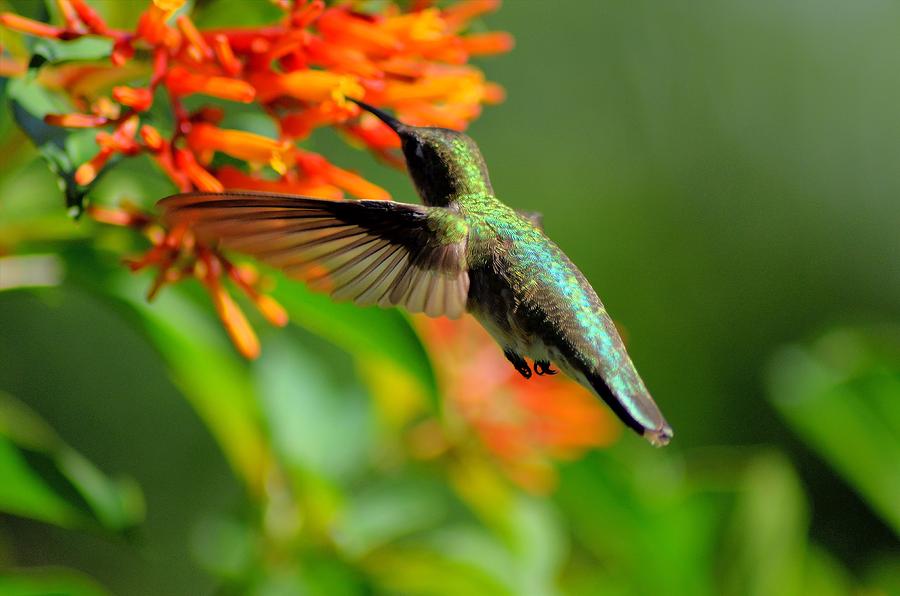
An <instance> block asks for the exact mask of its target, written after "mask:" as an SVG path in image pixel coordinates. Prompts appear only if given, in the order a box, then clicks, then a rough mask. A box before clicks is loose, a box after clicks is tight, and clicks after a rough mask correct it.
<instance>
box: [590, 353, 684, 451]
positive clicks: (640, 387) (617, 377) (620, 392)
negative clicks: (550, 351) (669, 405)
mask: <svg viewBox="0 0 900 596" xmlns="http://www.w3.org/2000/svg"><path fill="white" fill-rule="evenodd" d="M588 381H589V383H590V385H591V387H592V388H593V389H594V391H595V392H596V393H597V395H599V396H600V397H601V398H602V399H603V401H604V402H606V404H607V405H608V406H609V407H610V409H612V411H613V412H614V413H615V414H616V416H618V417H619V419H620V420H621V421H622V422H623V423H625V425H626V426H628V427H629V428H631V429H632V430H634V431H635V432H636V433H638V434H639V435H641V436H643V437H644V438H645V439H647V440H648V441H649V442H650V443H651V444H653V445H654V446H656V447H662V446H663V445H666V444H668V443H669V441H671V440H672V437H673V436H674V433H673V432H672V427H671V426H669V423H668V422H666V419H665V418H663V415H662V412H661V411H660V410H659V406H657V405H656V402H654V401H653V398H652V397H650V393H649V392H648V391H647V389H646V388H645V387H644V383H643V381H641V379H640V377H639V376H638V374H637V371H636V370H635V368H634V365H632V364H631V361H630V359H629V360H628V362H627V363H625V364H624V365H623V366H622V367H621V368H619V369H617V370H615V371H613V372H611V373H610V374H608V375H605V374H604V373H603V372H600V371H595V372H593V373H592V374H589V375H588Z"/></svg>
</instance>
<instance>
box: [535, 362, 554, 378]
mask: <svg viewBox="0 0 900 596" xmlns="http://www.w3.org/2000/svg"><path fill="white" fill-rule="evenodd" d="M534 372H536V373H537V374H538V376H543V375H555V374H556V373H558V372H559V371H558V370H555V369H553V368H550V363H549V362H547V361H546V360H535V361H534Z"/></svg>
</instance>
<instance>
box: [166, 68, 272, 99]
mask: <svg viewBox="0 0 900 596" xmlns="http://www.w3.org/2000/svg"><path fill="white" fill-rule="evenodd" d="M166 86H167V87H168V89H169V91H171V92H172V93H173V94H175V95H191V94H193V93H202V94H204V95H211V96H212V97H219V98H221V99H230V100H231V101H238V102H241V103H250V102H251V101H253V99H254V98H255V97H256V91H255V90H254V89H253V87H252V86H251V85H250V84H249V83H247V82H246V81H242V80H240V79H233V78H230V77H217V76H209V75H204V74H194V73H192V72H190V71H188V70H187V69H186V68H183V67H181V66H175V67H173V68H171V69H170V70H169V73H168V74H167V75H166Z"/></svg>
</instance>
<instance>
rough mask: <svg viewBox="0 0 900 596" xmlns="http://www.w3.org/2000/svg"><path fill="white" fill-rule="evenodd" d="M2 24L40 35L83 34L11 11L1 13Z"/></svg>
mask: <svg viewBox="0 0 900 596" xmlns="http://www.w3.org/2000/svg"><path fill="white" fill-rule="evenodd" d="M0 25H2V26H4V27H7V28H8V29H12V30H14V31H20V32H22V33H27V34H28V35H36V36H38V37H53V38H56V39H74V38H76V37H80V36H81V34H80V33H75V32H70V31H66V30H65V29H61V28H60V27H54V26H52V25H48V24H47V23H41V22H40V21H34V20H32V19H27V18H25V17H20V16H19V15H17V14H14V13H11V12H4V13H0Z"/></svg>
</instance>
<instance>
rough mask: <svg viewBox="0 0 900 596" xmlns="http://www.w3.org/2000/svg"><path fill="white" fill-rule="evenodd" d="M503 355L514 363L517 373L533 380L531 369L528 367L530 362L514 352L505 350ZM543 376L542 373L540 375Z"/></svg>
mask: <svg viewBox="0 0 900 596" xmlns="http://www.w3.org/2000/svg"><path fill="white" fill-rule="evenodd" d="M503 355H504V356H506V359H507V360H509V361H510V362H512V365H513V367H515V369H516V371H518V373H519V374H520V375H522V376H523V377H525V378H526V379H530V378H531V367H530V366H528V362H527V361H526V360H525V359H524V358H522V357H521V356H519V355H518V354H516V353H515V352H513V351H512V350H503ZM538 374H541V373H538Z"/></svg>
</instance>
